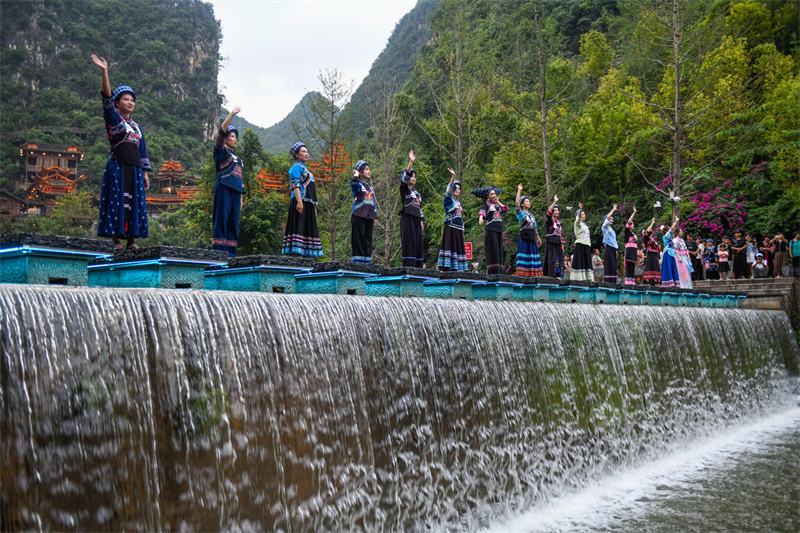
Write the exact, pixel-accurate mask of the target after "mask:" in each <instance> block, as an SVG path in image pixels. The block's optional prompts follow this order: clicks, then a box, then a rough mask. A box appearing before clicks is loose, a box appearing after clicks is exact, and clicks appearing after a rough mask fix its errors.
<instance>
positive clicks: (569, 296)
mask: <svg viewBox="0 0 800 533" xmlns="http://www.w3.org/2000/svg"><path fill="white" fill-rule="evenodd" d="M564 288H565V289H566V291H565V292H564V301H565V302H567V303H577V302H580V301H581V287H577V286H576V287H572V286H567V287H564Z"/></svg>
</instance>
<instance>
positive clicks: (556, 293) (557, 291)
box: [550, 286, 567, 303]
mask: <svg viewBox="0 0 800 533" xmlns="http://www.w3.org/2000/svg"><path fill="white" fill-rule="evenodd" d="M550 301H551V302H557V303H565V302H566V301H567V288H566V287H561V286H552V287H550Z"/></svg>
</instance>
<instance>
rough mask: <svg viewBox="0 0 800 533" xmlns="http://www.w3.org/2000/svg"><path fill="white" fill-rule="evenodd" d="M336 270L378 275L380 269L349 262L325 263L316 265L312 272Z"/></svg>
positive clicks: (375, 266)
mask: <svg viewBox="0 0 800 533" xmlns="http://www.w3.org/2000/svg"><path fill="white" fill-rule="evenodd" d="M336 270H349V271H351V272H364V273H366V274H380V273H381V271H382V269H381V267H380V266H378V265H367V264H365V263H353V262H351V261H328V262H327V263H317V265H316V266H315V267H314V272H334V271H336Z"/></svg>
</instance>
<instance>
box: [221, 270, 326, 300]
mask: <svg viewBox="0 0 800 533" xmlns="http://www.w3.org/2000/svg"><path fill="white" fill-rule="evenodd" d="M310 271H311V269H310V268H298V267H285V266H273V265H258V266H252V267H241V268H224V267H219V268H211V269H206V272H205V288H206V289H208V290H212V291H242V292H274V293H285V294H292V293H294V292H296V289H295V277H294V276H295V274H301V273H304V272H310Z"/></svg>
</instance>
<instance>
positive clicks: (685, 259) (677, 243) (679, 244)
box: [672, 229, 694, 289]
mask: <svg viewBox="0 0 800 533" xmlns="http://www.w3.org/2000/svg"><path fill="white" fill-rule="evenodd" d="M672 244H673V246H674V247H675V264H676V265H677V267H678V280H679V281H678V283H679V284H680V287H681V289H691V288H692V272H693V271H694V270H693V267H692V258H691V256H690V255H689V247H688V246H686V241H684V240H683V230H682V229H678V230H677V231H676V233H675V238H674V239H672Z"/></svg>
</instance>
